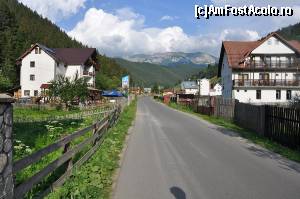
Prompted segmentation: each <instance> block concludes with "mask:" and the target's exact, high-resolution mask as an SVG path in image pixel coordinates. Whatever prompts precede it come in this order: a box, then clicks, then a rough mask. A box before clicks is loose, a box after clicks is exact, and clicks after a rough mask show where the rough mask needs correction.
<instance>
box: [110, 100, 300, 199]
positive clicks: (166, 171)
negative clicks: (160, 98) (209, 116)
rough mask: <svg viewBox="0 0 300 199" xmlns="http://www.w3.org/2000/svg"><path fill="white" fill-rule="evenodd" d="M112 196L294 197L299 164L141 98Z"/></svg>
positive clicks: (155, 198) (123, 198) (181, 198)
mask: <svg viewBox="0 0 300 199" xmlns="http://www.w3.org/2000/svg"><path fill="white" fill-rule="evenodd" d="M124 158H125V159H124V162H123V165H122V167H121V171H120V176H119V180H118V184H117V187H116V192H115V194H114V198H115V199H139V198H143V199H174V198H175V199H185V198H187V199H232V198H239V199H254V198H255V199H266V198H272V199H283V198H286V199H299V197H300V195H299V190H300V165H299V164H297V163H294V162H292V161H288V160H286V159H284V158H281V157H280V156H278V155H276V154H274V153H272V152H269V151H267V150H265V149H262V148H260V147H258V146H255V145H254V144H251V143H249V142H247V141H245V140H244V139H241V138H240V137H238V136H236V135H235V134H233V133H231V132H228V131H226V130H224V129H221V128H218V127H216V126H215V125H212V124H209V123H207V122H205V121H202V120H201V119H199V118H197V117H195V116H192V115H188V114H186V113H181V112H179V111H176V110H173V109H171V108H169V107H167V106H165V105H162V104H160V103H158V102H155V101H154V100H152V99H151V98H147V97H145V98H141V99H140V100H139V102H138V112H137V118H136V121H135V125H134V127H133V132H132V135H131V137H130V140H129V145H128V148H127V151H126V152H125V157H124Z"/></svg>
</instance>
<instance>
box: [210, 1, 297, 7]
mask: <svg viewBox="0 0 300 199" xmlns="http://www.w3.org/2000/svg"><path fill="white" fill-rule="evenodd" d="M211 2H212V3H213V4H214V5H226V4H227V5H232V6H244V5H256V6H263V5H271V6H294V5H299V0H284V1H282V0H263V1H262V0H211Z"/></svg>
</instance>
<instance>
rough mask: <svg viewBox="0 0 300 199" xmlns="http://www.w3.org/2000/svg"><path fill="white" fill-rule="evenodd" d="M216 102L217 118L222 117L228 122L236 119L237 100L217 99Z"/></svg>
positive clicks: (215, 112) (215, 111)
mask: <svg viewBox="0 0 300 199" xmlns="http://www.w3.org/2000/svg"><path fill="white" fill-rule="evenodd" d="M214 100H215V102H214V115H215V116H216V117H222V118H225V119H227V120H232V119H233V118H234V108H235V103H236V100H234V99H225V98H222V97H216V98H215V99H214Z"/></svg>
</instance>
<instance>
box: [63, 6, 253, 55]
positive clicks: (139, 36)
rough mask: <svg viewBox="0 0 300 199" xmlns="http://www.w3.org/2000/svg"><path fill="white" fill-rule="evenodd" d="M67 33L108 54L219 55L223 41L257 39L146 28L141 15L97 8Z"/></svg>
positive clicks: (244, 33)
mask: <svg viewBox="0 0 300 199" xmlns="http://www.w3.org/2000/svg"><path fill="white" fill-rule="evenodd" d="M125 11H126V12H125ZM68 34H69V35H70V36H71V37H74V38H76V39H77V40H79V41H81V42H83V43H85V44H87V45H90V46H94V47H96V48H98V50H99V51H100V53H104V54H107V55H109V56H127V55H132V54H138V53H147V54H151V53H157V52H170V51H183V52H196V51H205V52H210V53H213V54H215V55H218V52H219V50H220V45H221V41H222V40H225V39H226V40H227V39H238V40H240V39H241V40H249V39H251V40H253V39H258V33H257V32H255V31H251V30H240V29H237V30H234V29H230V30H223V31H221V33H219V34H210V35H198V36H193V35H188V34H187V33H185V32H184V31H183V29H182V28H181V27H179V26H171V27H167V28H157V27H147V28H145V26H144V17H143V16H141V15H139V14H137V13H134V12H133V11H132V10H128V9H126V10H118V11H116V12H115V14H111V13H107V12H105V11H104V10H102V9H99V10H98V9H96V8H91V9H89V10H88V11H87V12H86V14H85V17H84V19H83V20H82V21H80V22H79V23H78V24H77V25H76V26H75V27H74V29H73V30H71V31H70V32H68Z"/></svg>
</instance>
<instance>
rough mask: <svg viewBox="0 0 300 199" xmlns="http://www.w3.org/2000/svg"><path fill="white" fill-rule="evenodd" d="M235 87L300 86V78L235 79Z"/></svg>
mask: <svg viewBox="0 0 300 199" xmlns="http://www.w3.org/2000/svg"><path fill="white" fill-rule="evenodd" d="M233 86H234V87H260V86H265V87H276V86H277V87H294V86H300V80H280V79H249V80H241V79H236V80H233Z"/></svg>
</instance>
